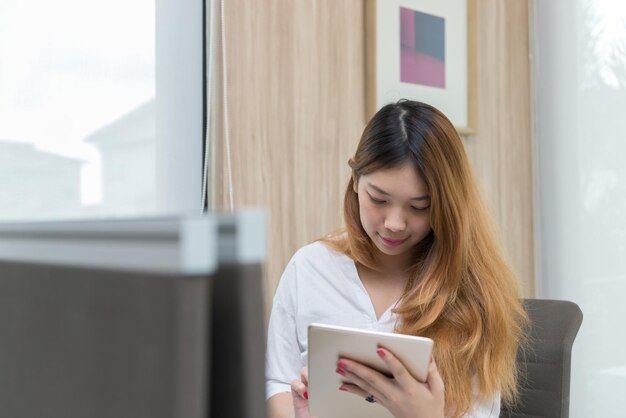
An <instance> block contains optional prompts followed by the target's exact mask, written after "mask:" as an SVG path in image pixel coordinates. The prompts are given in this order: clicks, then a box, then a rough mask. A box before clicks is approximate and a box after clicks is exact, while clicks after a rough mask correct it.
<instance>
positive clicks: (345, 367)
mask: <svg viewBox="0 0 626 418" xmlns="http://www.w3.org/2000/svg"><path fill="white" fill-rule="evenodd" d="M337 367H339V368H340V369H347V368H348V365H347V364H346V363H345V362H344V361H343V360H339V361H338V362H337Z"/></svg>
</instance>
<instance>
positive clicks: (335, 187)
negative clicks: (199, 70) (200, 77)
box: [219, 0, 365, 301]
mask: <svg viewBox="0 0 626 418" xmlns="http://www.w3.org/2000/svg"><path fill="white" fill-rule="evenodd" d="M225 16H226V21H227V52H228V57H229V58H228V70H227V71H228V77H229V112H230V118H231V123H230V127H231V141H232V157H233V158H232V161H233V177H234V194H235V206H236V207H245V206H263V207H265V209H266V211H267V215H268V231H269V234H268V262H267V266H266V269H265V274H266V278H267V279H266V292H267V298H268V301H269V300H270V299H271V297H272V295H273V292H274V289H275V286H276V284H277V283H278V280H279V278H280V275H281V273H282V270H283V268H284V267H285V265H286V264H287V262H288V261H289V258H290V257H291V255H292V254H293V253H294V251H295V250H296V249H297V248H299V247H300V246H302V245H304V244H306V243H308V242H311V241H312V240H314V239H316V238H318V237H320V236H322V235H324V234H326V233H327V232H329V231H332V230H334V229H337V228H339V227H340V226H341V224H342V216H341V200H342V196H343V191H344V188H345V186H346V184H347V179H348V175H349V170H348V165H347V161H348V158H349V157H350V156H351V153H352V152H353V151H354V149H355V147H356V144H357V142H358V139H359V136H360V134H361V131H362V130H363V128H364V127H365V116H364V100H365V99H364V61H363V60H364V58H363V56H364V55H363V54H364V52H363V51H364V45H363V42H364V40H363V23H362V22H363V4H362V3H361V1H352V0H342V1H335V0H323V1H294V0H264V1H262V2H250V1H246V0H230V1H227V2H226V14H225ZM222 151H223V149H222ZM222 166H223V164H222ZM222 171H223V170H222ZM220 186H221V187H220V193H219V194H220V198H219V202H221V206H222V207H227V196H226V191H227V190H226V187H225V176H222V182H220Z"/></svg>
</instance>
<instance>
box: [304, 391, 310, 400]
mask: <svg viewBox="0 0 626 418" xmlns="http://www.w3.org/2000/svg"><path fill="white" fill-rule="evenodd" d="M304 399H307V400H308V399H309V392H304Z"/></svg>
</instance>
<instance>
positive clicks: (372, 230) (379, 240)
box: [355, 163, 430, 256]
mask: <svg viewBox="0 0 626 418" xmlns="http://www.w3.org/2000/svg"><path fill="white" fill-rule="evenodd" d="M355 191H356V192H357V194H358V197H359V209H360V215H361V224H362V225H363V228H364V229H365V232H367V235H368V236H369V237H370V239H371V240H372V242H373V243H374V245H375V246H376V248H378V250H380V252H381V253H383V254H385V255H387V256H399V255H403V254H407V252H408V251H409V250H411V249H412V248H413V247H414V246H415V245H416V244H417V243H419V242H420V241H421V240H422V239H423V238H424V237H426V236H427V235H428V233H429V232H430V191H429V189H428V186H427V185H426V183H425V182H424V180H423V179H422V178H421V176H419V175H418V173H417V170H416V169H415V168H414V167H413V166H412V165H411V164H410V163H406V164H404V165H402V166H400V167H397V168H391V169H383V170H379V171H376V172H374V173H371V174H367V175H362V176H361V177H359V178H358V181H357V182H355Z"/></svg>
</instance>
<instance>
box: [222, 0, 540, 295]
mask: <svg viewBox="0 0 626 418" xmlns="http://www.w3.org/2000/svg"><path fill="white" fill-rule="evenodd" d="M225 3H226V14H225V17H226V22H227V24H226V25H227V32H226V34H227V46H228V48H227V52H228V68H227V71H228V81H229V107H228V109H229V113H230V130H231V141H232V150H231V151H232V162H233V179H234V194H235V206H236V207H247V206H262V207H264V208H265V209H266V211H267V215H268V232H269V234H268V262H267V265H266V269H265V275H266V287H265V289H266V297H267V301H268V302H269V301H270V300H271V297H272V295H273V292H274V289H275V286H276V284H277V283H278V280H279V278H280V275H281V273H282V270H283V268H284V266H285V265H286V263H287V262H288V260H289V258H290V257H291V255H292V254H293V252H294V251H295V250H296V249H297V248H298V247H300V246H302V245H304V244H306V243H308V242H311V241H312V240H314V239H315V238H317V237H319V236H321V235H323V234H325V233H327V232H329V231H331V230H333V229H336V228H338V227H340V226H341V223H342V219H341V204H342V196H343V192H344V188H345V186H346V183H347V179H348V175H349V170H348V166H347V160H348V158H349V157H350V156H351V153H352V152H353V151H354V149H355V147H356V144H357V142H358V139H359V136H360V134H361V131H362V130H363V128H364V126H365V122H366V121H365V109H364V107H365V95H364V84H365V56H364V49H365V48H364V47H365V45H364V39H365V30H364V20H363V19H364V7H365V6H364V1H363V0H341V1H338V0H264V1H260V2H250V1H245V0H229V1H226V2H225ZM477 4H478V6H477V7H478V17H477V29H478V33H477V65H478V85H477V101H478V106H479V108H478V118H479V119H478V134H477V135H476V136H474V137H471V138H468V139H467V140H466V144H467V149H468V152H469V154H470V158H471V159H472V161H473V164H474V166H475V169H476V173H477V177H478V179H479V181H480V182H481V184H482V186H483V189H484V192H485V196H486V198H487V201H488V203H489V204H490V206H491V207H492V209H493V213H494V217H495V220H496V224H497V225H498V226H499V227H500V229H501V230H502V232H503V237H504V239H503V242H504V244H505V248H506V250H507V253H508V255H509V256H510V260H511V261H512V264H513V266H514V269H515V270H516V272H518V273H519V274H520V276H521V277H522V278H523V279H524V281H525V282H526V283H532V280H533V277H534V274H533V272H534V266H533V257H532V254H533V233H532V219H533V216H532V215H533V212H532V208H533V206H532V173H531V160H530V159H531V152H530V144H531V139H530V99H529V97H530V95H529V64H528V20H527V18H528V6H527V3H526V1H515V2H511V1H507V0H480V1H478V2H477ZM220 145H221V144H220ZM218 150H219V154H218V156H219V158H218V161H216V168H217V170H218V171H219V174H220V175H219V176H218V180H219V181H218V182H217V184H216V186H217V187H216V195H217V200H216V206H217V207H227V202H228V200H227V193H226V192H227V190H226V187H225V185H226V183H225V180H226V176H225V175H224V172H225V165H224V162H223V161H224V155H223V152H224V148H223V147H218ZM532 289H533V287H532V285H530V284H527V285H525V294H531V292H532Z"/></svg>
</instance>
